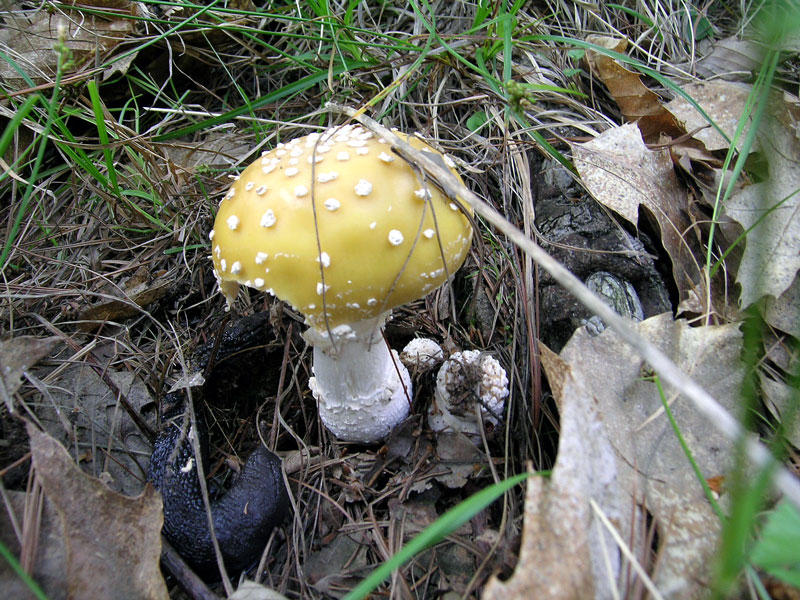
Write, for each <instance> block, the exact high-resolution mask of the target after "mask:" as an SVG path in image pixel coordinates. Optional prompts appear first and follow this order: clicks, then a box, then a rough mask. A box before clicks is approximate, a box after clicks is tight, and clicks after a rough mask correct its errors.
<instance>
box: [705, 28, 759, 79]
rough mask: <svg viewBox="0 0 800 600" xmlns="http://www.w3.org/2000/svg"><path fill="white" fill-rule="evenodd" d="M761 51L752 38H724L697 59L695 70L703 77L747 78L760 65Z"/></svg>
mask: <svg viewBox="0 0 800 600" xmlns="http://www.w3.org/2000/svg"><path fill="white" fill-rule="evenodd" d="M763 53H764V51H763V48H762V47H761V46H760V45H759V44H758V43H756V42H754V41H752V40H740V39H736V38H725V39H724V40H719V41H718V42H716V43H715V44H714V47H713V48H712V50H711V52H709V53H708V54H706V55H705V56H704V57H703V58H702V59H700V60H699V61H697V65H696V67H695V68H696V72H697V75H699V76H700V77H702V78H703V79H716V78H721V79H727V80H728V81H742V80H747V79H750V78H751V77H752V76H753V71H756V70H758V68H759V66H761V60H762V57H763Z"/></svg>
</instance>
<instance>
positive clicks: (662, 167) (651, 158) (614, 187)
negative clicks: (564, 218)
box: [572, 125, 705, 313]
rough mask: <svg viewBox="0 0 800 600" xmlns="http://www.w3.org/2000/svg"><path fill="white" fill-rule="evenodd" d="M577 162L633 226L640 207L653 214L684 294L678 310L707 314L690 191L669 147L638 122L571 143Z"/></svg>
mask: <svg viewBox="0 0 800 600" xmlns="http://www.w3.org/2000/svg"><path fill="white" fill-rule="evenodd" d="M572 152H573V159H574V163H575V167H576V168H577V169H578V172H579V173H580V175H581V179H582V181H583V183H584V185H585V186H586V189H587V190H588V191H589V193H591V194H592V196H593V197H594V198H595V199H596V200H597V201H598V202H600V203H601V204H604V205H605V206H607V207H608V208H610V209H611V210H613V211H615V212H616V213H618V214H619V215H621V216H622V217H623V218H625V219H626V220H628V221H630V222H631V223H633V224H634V225H638V223H639V207H640V206H644V207H645V208H647V210H648V211H649V212H650V213H651V214H652V216H653V218H654V219H655V221H656V223H657V225H658V228H659V231H660V233H661V243H662V244H663V246H664V249H665V250H666V252H667V254H668V255H669V257H670V260H671V261H672V274H673V277H674V278H675V283H676V285H677V286H678V291H679V293H680V304H679V306H678V311H679V312H682V311H690V312H696V313H703V312H704V310H703V308H704V306H703V299H704V298H705V294H704V293H703V291H702V290H703V287H702V282H703V281H704V279H703V277H702V275H701V273H700V268H699V266H698V265H699V263H698V261H697V259H696V257H698V256H701V252H700V250H699V247H698V243H697V240H696V238H695V234H694V233H693V231H692V223H691V221H690V219H689V216H688V215H689V210H688V196H687V193H686V190H685V189H684V188H683V187H682V186H681V185H680V184H679V183H678V179H677V177H676V176H675V170H674V168H673V163H672V159H671V158H670V154H669V151H668V150H666V149H660V150H650V149H648V148H647V147H646V146H645V145H644V142H643V140H642V136H641V134H640V132H639V130H638V129H637V128H636V126H635V125H623V126H621V127H615V128H613V129H609V130H607V131H605V132H603V133H602V134H600V135H599V136H597V137H596V138H595V139H593V140H591V141H589V142H586V143H584V144H572Z"/></svg>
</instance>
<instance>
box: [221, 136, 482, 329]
mask: <svg viewBox="0 0 800 600" xmlns="http://www.w3.org/2000/svg"><path fill="white" fill-rule="evenodd" d="M408 141H409V143H411V144H412V145H413V146H414V147H416V148H419V149H421V150H423V151H426V152H432V153H434V154H436V155H437V156H441V155H439V153H438V152H436V151H435V150H433V149H432V148H431V147H430V146H428V145H427V144H425V143H424V142H422V141H421V140H419V139H418V138H416V137H413V136H409V137H408ZM453 172H454V173H455V171H453ZM456 175H457V174H456ZM467 210H469V209H467ZM315 211H316V219H315ZM470 214H471V211H470ZM209 237H210V238H211V249H212V252H211V254H212V260H213V262H214V274H215V275H216V277H217V280H218V281H219V284H220V288H221V289H222V291H223V293H224V294H225V296H226V298H227V300H228V303H229V304H230V303H232V302H233V299H234V298H235V297H236V293H237V291H238V284H243V285H247V286H250V287H254V288H257V289H260V290H265V291H268V292H270V293H272V294H274V295H275V296H277V297H278V298H280V299H281V300H284V301H286V302H288V303H289V304H291V305H292V306H293V307H294V308H295V309H296V310H298V311H299V312H301V313H303V314H304V315H305V316H306V320H307V322H308V323H309V325H311V326H312V327H313V328H315V329H317V330H320V331H323V330H325V329H326V314H327V326H329V327H336V326H337V325H341V324H345V323H354V322H356V321H361V320H364V319H368V318H370V317H374V316H376V315H378V314H380V313H381V312H383V311H385V310H388V309H391V308H394V307H396V306H400V305H402V304H405V303H406V302H410V301H411V300H414V299H416V298H420V297H422V296H424V295H426V294H427V293H429V292H431V291H433V290H434V289H436V288H437V287H438V286H439V285H441V284H442V283H443V282H444V281H445V279H446V278H447V275H449V274H452V273H454V272H455V271H456V270H457V269H458V268H459V267H460V266H461V264H462V263H463V262H464V259H465V258H466V255H467V252H468V251H469V246H470V242H471V241H472V227H471V225H470V222H469V219H468V218H467V216H466V215H464V214H463V213H462V211H461V210H460V209H459V207H458V206H457V205H456V204H455V203H454V202H452V201H451V200H450V199H449V198H447V197H446V196H445V195H444V194H442V192H441V191H439V189H438V188H436V187H435V186H433V185H432V184H430V183H426V182H425V180H424V179H423V178H422V177H421V176H420V175H419V174H418V173H417V172H415V171H414V170H413V169H412V168H411V167H410V166H409V165H408V164H407V163H406V162H405V161H404V160H402V159H401V158H400V157H399V156H397V155H396V154H394V153H393V152H392V150H391V147H390V146H389V144H388V143H386V142H385V141H384V140H383V139H380V138H378V137H376V136H375V135H374V134H373V133H372V132H369V131H367V130H365V129H363V128H361V127H360V126H353V125H346V126H342V127H335V128H331V129H328V130H326V131H324V132H322V133H313V134H310V135H307V136H305V137H301V138H297V139H295V140H292V141H291V142H288V143H286V144H278V147H277V148H275V149H273V150H271V151H269V152H265V153H264V154H262V156H261V157H260V158H259V159H258V160H256V161H255V162H254V163H253V164H251V165H250V166H249V167H247V168H246V169H245V170H244V171H243V172H242V174H241V175H240V176H239V178H238V180H237V181H236V182H235V183H234V184H233V186H232V187H231V189H230V190H229V191H228V193H227V194H226V196H225V197H224V198H223V200H222V203H221V204H220V206H219V211H218V212H217V217H216V220H215V222H214V229H213V231H212V232H211V234H210V236H209ZM323 275H324V278H323ZM323 279H324V282H323Z"/></svg>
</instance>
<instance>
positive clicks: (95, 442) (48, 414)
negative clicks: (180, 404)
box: [37, 364, 153, 495]
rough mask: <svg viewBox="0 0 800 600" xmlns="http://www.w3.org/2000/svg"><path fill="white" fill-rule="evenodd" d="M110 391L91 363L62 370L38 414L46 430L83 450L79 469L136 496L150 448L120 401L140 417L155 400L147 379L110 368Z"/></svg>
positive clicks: (139, 488)
mask: <svg viewBox="0 0 800 600" xmlns="http://www.w3.org/2000/svg"><path fill="white" fill-rule="evenodd" d="M104 374H105V376H106V378H107V379H108V380H110V381H111V382H112V383H113V384H114V385H115V386H116V388H117V390H112V389H110V388H109V385H108V384H107V383H106V382H105V381H103V379H102V378H101V377H100V375H98V373H97V372H96V371H95V370H94V369H92V368H91V367H90V366H89V365H87V364H76V365H73V366H71V367H69V368H67V369H65V370H64V371H63V372H61V373H60V374H59V376H58V378H57V379H55V380H54V382H53V386H52V387H51V388H50V391H49V394H48V399H49V402H46V403H44V404H43V406H41V407H40V408H39V410H38V414H37V417H38V419H39V422H40V423H41V425H42V427H43V428H44V429H45V430H46V431H47V432H48V433H49V434H50V435H52V436H53V437H54V438H56V439H57V440H58V441H60V442H62V443H64V444H66V445H67V446H68V447H69V448H70V449H73V448H75V447H77V448H80V449H81V450H80V451H79V452H76V454H79V455H80V458H81V459H82V460H81V467H82V468H83V470H84V471H85V472H87V473H89V474H90V475H94V476H95V477H100V478H102V479H103V481H104V482H105V483H106V484H107V485H108V486H109V487H111V488H112V489H113V490H115V491H117V492H121V493H123V494H127V495H133V494H137V493H139V492H140V491H141V489H142V482H143V481H144V475H145V470H146V468H147V464H146V461H147V457H149V456H150V453H151V452H152V445H151V444H150V442H149V441H148V440H147V438H146V437H145V436H144V435H143V434H142V432H141V431H140V430H139V429H138V427H137V426H136V424H135V423H134V422H133V421H132V420H131V418H130V417H129V416H128V414H127V413H126V412H125V410H124V408H123V407H122V406H121V402H122V398H119V397H117V394H116V393H115V392H116V391H119V393H120V394H121V395H122V396H124V399H125V400H126V401H127V402H128V404H130V406H131V407H132V408H133V410H135V411H136V412H137V413H138V414H140V415H141V414H142V413H143V412H144V408H145V407H146V406H147V405H152V404H153V398H152V396H151V395H150V393H149V392H148V390H147V386H146V385H145V383H144V381H142V380H141V379H140V378H139V377H137V376H136V374H135V373H132V372H130V371H124V372H119V371H115V370H113V369H106V371H105V372H104Z"/></svg>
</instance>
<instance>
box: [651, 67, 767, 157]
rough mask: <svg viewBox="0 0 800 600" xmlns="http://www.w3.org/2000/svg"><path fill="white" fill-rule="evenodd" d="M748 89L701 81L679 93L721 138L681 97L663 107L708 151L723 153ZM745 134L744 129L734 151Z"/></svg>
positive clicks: (742, 108) (685, 87)
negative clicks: (689, 99)
mask: <svg viewBox="0 0 800 600" xmlns="http://www.w3.org/2000/svg"><path fill="white" fill-rule="evenodd" d="M751 89H752V86H750V85H747V84H744V83H731V82H729V81H701V82H698V83H689V84H686V85H685V86H683V90H684V91H685V92H686V93H687V94H688V95H689V96H691V98H692V99H693V100H694V101H695V102H697V104H698V105H700V107H701V108H702V109H703V110H704V111H705V113H706V114H707V115H708V116H709V117H710V118H711V120H712V121H714V123H716V124H717V126H718V127H719V128H720V129H721V130H722V131H723V132H724V134H725V135H724V136H723V135H722V133H720V132H719V131H717V129H715V128H714V127H711V125H710V124H709V122H708V121H707V120H706V118H705V117H704V116H703V115H701V114H700V113H699V112H698V111H697V109H696V108H695V107H694V106H692V105H691V104H689V102H688V100H686V99H685V98H684V97H683V96H677V97H675V98H674V99H673V100H671V101H670V102H669V104H667V108H668V109H669V111H670V112H671V113H672V114H674V115H675V116H676V117H677V118H678V119H680V120H681V121H682V122H683V123H684V124H685V126H686V129H687V130H689V131H694V132H695V133H694V137H695V138H696V139H698V140H700V141H701V142H703V144H704V145H705V147H706V148H707V149H708V150H710V151H714V150H723V151H725V150H727V149H728V148H730V145H731V142H732V141H733V137H734V134H735V133H736V127H737V126H738V125H739V119H740V118H741V116H742V113H743V112H744V106H745V103H746V102H747V96H748V95H749V94H750V90H751ZM698 130H699V131H698ZM746 134H747V129H745V130H744V131H743V132H742V135H741V137H740V138H739V144H738V146H737V147H738V148H741V145H742V142H744V137H745V135H746ZM726 138H727V139H726Z"/></svg>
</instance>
